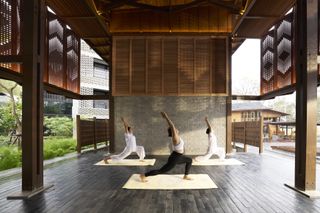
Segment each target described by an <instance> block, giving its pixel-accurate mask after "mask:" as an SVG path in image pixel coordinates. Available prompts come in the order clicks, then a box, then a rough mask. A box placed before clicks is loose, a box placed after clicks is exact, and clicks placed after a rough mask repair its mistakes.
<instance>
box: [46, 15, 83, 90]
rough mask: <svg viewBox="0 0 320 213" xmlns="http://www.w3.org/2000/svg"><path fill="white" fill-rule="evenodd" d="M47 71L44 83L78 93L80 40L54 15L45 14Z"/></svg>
mask: <svg viewBox="0 0 320 213" xmlns="http://www.w3.org/2000/svg"><path fill="white" fill-rule="evenodd" d="M47 14H48V15H47V40H46V44H47V66H46V67H47V69H46V70H45V71H44V75H43V77H44V82H47V83H49V84H52V85H54V86H57V87H60V88H63V89H66V90H69V91H72V92H74V93H79V91H80V38H79V37H78V36H77V35H76V34H75V33H74V32H73V31H72V30H70V29H68V27H67V25H66V24H65V23H64V22H63V21H62V20H60V19H59V18H58V17H57V16H56V15H54V14H52V13H50V12H48V13H47Z"/></svg>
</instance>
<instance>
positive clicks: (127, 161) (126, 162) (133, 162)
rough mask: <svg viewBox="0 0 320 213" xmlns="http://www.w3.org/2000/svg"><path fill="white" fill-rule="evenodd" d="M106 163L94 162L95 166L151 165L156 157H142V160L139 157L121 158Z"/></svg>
mask: <svg viewBox="0 0 320 213" xmlns="http://www.w3.org/2000/svg"><path fill="white" fill-rule="evenodd" d="M108 162H109V163H108V164H106V163H104V161H103V160H102V161H99V162H98V163H96V164H94V165H96V166H153V165H154V163H155V162H156V159H144V160H143V161H142V162H141V161H140V160H139V159H123V160H121V161H112V160H108Z"/></svg>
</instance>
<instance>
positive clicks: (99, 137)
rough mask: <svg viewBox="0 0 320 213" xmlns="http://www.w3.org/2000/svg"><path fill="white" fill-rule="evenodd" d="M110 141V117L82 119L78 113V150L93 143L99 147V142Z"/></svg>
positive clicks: (95, 147) (95, 146)
mask: <svg viewBox="0 0 320 213" xmlns="http://www.w3.org/2000/svg"><path fill="white" fill-rule="evenodd" d="M108 141H110V128H109V120H108V119H96V118H93V119H91V120H84V119H83V120H81V119H80V115H77V152H78V153H80V152H81V148H82V147H84V146H88V145H93V146H94V149H97V143H101V142H105V143H106V145H108Z"/></svg>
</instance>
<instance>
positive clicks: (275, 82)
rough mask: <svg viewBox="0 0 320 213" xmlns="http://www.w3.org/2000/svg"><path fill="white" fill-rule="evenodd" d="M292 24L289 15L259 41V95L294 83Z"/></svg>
mask: <svg viewBox="0 0 320 213" xmlns="http://www.w3.org/2000/svg"><path fill="white" fill-rule="evenodd" d="M293 23H294V22H293V13H289V14H287V15H286V16H285V17H284V18H283V19H282V20H281V21H280V22H279V23H278V24H276V25H275V26H274V29H273V30H270V31H269V32H268V33H267V34H266V35H265V36H264V37H262V39H261V89H260V91H261V94H266V93H269V92H272V91H275V90H278V89H281V88H284V87H286V86H289V85H293V84H295V82H296V79H295V68H294V55H293V50H294V48H293V44H294V43H293V41H294V38H293V36H294V29H293V26H294V25H293Z"/></svg>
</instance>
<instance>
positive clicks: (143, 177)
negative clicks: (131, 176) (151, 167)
mask: <svg viewBox="0 0 320 213" xmlns="http://www.w3.org/2000/svg"><path fill="white" fill-rule="evenodd" d="M140 180H141V182H143V183H145V182H148V180H147V179H146V176H145V175H144V174H140Z"/></svg>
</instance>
